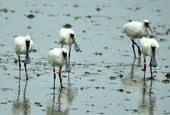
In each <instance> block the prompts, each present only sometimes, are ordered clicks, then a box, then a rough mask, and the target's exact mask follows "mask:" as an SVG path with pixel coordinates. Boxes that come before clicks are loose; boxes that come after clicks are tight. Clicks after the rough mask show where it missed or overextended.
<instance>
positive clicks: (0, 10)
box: [0, 8, 8, 13]
mask: <svg viewBox="0 0 170 115" xmlns="http://www.w3.org/2000/svg"><path fill="white" fill-rule="evenodd" d="M0 12H4V13H8V9H6V8H3V9H0Z"/></svg>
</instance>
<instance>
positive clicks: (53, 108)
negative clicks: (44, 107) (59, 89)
mask: <svg viewBox="0 0 170 115" xmlns="http://www.w3.org/2000/svg"><path fill="white" fill-rule="evenodd" d="M54 104H55V89H54V88H53V103H52V111H53V110H55V107H54Z"/></svg>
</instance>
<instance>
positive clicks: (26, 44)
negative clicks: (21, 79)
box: [14, 35, 33, 79]
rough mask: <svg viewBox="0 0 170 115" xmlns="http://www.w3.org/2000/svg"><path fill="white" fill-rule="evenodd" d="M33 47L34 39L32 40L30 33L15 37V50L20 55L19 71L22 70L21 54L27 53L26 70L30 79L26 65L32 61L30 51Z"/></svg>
mask: <svg viewBox="0 0 170 115" xmlns="http://www.w3.org/2000/svg"><path fill="white" fill-rule="evenodd" d="M32 49H33V41H32V40H31V37H30V36H29V35H26V36H17V37H16V38H14V51H15V53H16V54H17V56H18V61H19V71H20V70H21V60H20V55H22V54H24V55H25V60H24V66H25V72H26V79H28V75H27V67H26V65H27V64H29V63H31V61H30V57H29V53H30V52H31V51H32Z"/></svg>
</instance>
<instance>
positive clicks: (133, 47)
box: [132, 40, 136, 58]
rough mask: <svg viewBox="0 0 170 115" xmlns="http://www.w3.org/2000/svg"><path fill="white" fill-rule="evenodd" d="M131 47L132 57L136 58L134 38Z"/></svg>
mask: <svg viewBox="0 0 170 115" xmlns="http://www.w3.org/2000/svg"><path fill="white" fill-rule="evenodd" d="M132 49H133V54H134V58H136V53H135V46H134V40H132Z"/></svg>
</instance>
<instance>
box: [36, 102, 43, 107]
mask: <svg viewBox="0 0 170 115" xmlns="http://www.w3.org/2000/svg"><path fill="white" fill-rule="evenodd" d="M34 104H35V105H36V106H39V107H42V105H41V103H40V102H35V103H34Z"/></svg>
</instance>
